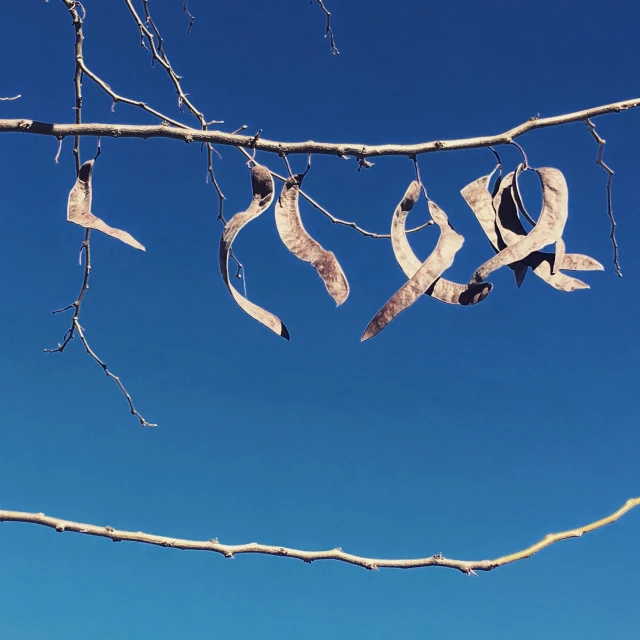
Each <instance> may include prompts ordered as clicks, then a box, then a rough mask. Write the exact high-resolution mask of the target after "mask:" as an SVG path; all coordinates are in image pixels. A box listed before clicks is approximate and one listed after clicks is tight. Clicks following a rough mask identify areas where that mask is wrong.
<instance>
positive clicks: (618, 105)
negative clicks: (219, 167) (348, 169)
mask: <svg viewBox="0 0 640 640" xmlns="http://www.w3.org/2000/svg"><path fill="white" fill-rule="evenodd" d="M639 106H640V98H634V99H632V100H623V101H622V102H613V103H611V104H605V105H601V106H599V107H593V108H591V109H584V110H582V111H574V112H572V113H565V114H563V115H559V116H553V117H550V118H539V117H537V116H534V117H533V118H530V119H529V120H527V121H526V122H523V123H522V124H520V125H518V126H517V127H514V128H513V129H509V130H508V131H505V132H504V133H499V134H497V135H493V136H482V137H477V138H462V139H460V140H435V141H431V142H421V143H417V144H380V145H367V144H361V143H341V142H314V141H313V140H308V141H307V142H278V141H275V140H267V139H264V138H261V137H259V136H246V135H240V134H237V133H226V132H224V131H201V130H200V129H193V128H191V127H175V126H171V125H168V124H166V125H165V124H159V125H133V124H104V123H83V124H50V123H46V122H38V121H37V120H13V119H12V120H5V119H0V133H31V134H36V135H47V136H54V137H56V138H58V139H61V138H65V137H66V136H103V137H111V138H143V139H147V138H172V139H174V140H182V141H184V142H187V143H191V142H209V143H211V144H218V145H226V146H231V147H241V148H245V149H257V150H258V151H266V152H269V153H277V154H279V155H289V154H298V153H304V154H309V153H312V154H320V155H334V156H339V157H346V156H354V157H356V158H373V157H380V156H409V157H413V156H416V155H420V154H422V153H433V152H435V151H453V150H459V149H477V148H481V147H489V146H494V145H501V144H511V143H512V142H513V141H514V140H515V139H516V138H518V137H519V136H521V135H523V134H525V133H527V132H529V131H534V130H535V129H543V128H546V127H556V126H559V125H563V124H568V123H570V122H580V121H586V120H587V118H593V117H595V116H601V115H604V114H607V113H618V112H620V111H625V110H626V109H635V108H636V107H639Z"/></svg>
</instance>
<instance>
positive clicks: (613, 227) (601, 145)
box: [585, 118, 622, 278]
mask: <svg viewBox="0 0 640 640" xmlns="http://www.w3.org/2000/svg"><path fill="white" fill-rule="evenodd" d="M585 124H586V125H587V127H588V129H589V133H590V134H591V135H592V137H593V139H594V140H595V141H596V142H597V143H598V156H597V157H596V164H597V165H600V166H601V167H602V168H603V169H604V170H605V171H606V172H607V186H606V187H605V188H606V191H607V215H608V216H609V220H610V221H611V232H610V234H609V238H611V244H612V245H613V264H614V266H615V268H616V274H617V275H618V277H619V278H622V270H621V269H620V263H619V262H618V242H617V240H616V219H615V218H614V217H613V204H612V201H611V182H612V180H613V170H612V169H611V167H609V166H608V165H606V164H605V163H604V161H603V160H602V154H603V153H604V145H605V144H606V142H607V141H606V140H605V139H604V138H602V137H601V136H600V135H599V134H598V132H597V131H596V126H595V125H594V124H593V122H591V120H590V119H589V118H587V120H586V121H585Z"/></svg>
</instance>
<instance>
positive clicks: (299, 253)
mask: <svg viewBox="0 0 640 640" xmlns="http://www.w3.org/2000/svg"><path fill="white" fill-rule="evenodd" d="M303 179H304V174H297V175H294V176H291V177H290V178H288V179H287V181H286V182H285V183H284V186H283V187H282V192H281V193H280V197H279V198H278V202H277V203H276V210H275V218H276V227H277V229H278V233H279V234H280V238H281V239H282V242H283V243H284V245H285V246H286V247H287V249H289V251H291V253H293V254H294V255H295V256H296V257H297V258H299V259H300V260H302V261H304V262H309V263H310V264H311V266H312V267H313V268H314V269H315V270H316V271H317V272H318V275H319V276H320V277H321V278H322V280H323V282H324V284H325V286H326V288H327V291H328V292H329V295H330V296H331V297H332V298H333V299H334V300H335V301H336V304H337V305H338V306H340V305H341V304H342V303H343V302H344V301H345V300H346V299H347V297H348V296H349V283H348V282H347V278H346V276H345V275H344V272H343V271H342V267H341V266H340V263H339V262H338V260H337V259H336V257H335V255H334V254H333V253H332V252H331V251H327V250H326V249H324V247H322V245H320V243H318V242H316V241H315V240H314V239H313V238H312V237H311V236H310V235H309V233H308V232H307V230H306V229H305V228H304V225H303V224H302V218H301V217H300V208H299V202H298V201H299V198H300V185H301V184H302V180H303Z"/></svg>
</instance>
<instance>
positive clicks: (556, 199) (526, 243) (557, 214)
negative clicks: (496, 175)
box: [469, 167, 569, 284]
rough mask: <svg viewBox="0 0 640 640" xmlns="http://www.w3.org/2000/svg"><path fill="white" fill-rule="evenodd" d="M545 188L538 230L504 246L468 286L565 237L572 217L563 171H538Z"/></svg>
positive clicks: (547, 168) (534, 228) (541, 169)
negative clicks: (564, 234)
mask: <svg viewBox="0 0 640 640" xmlns="http://www.w3.org/2000/svg"><path fill="white" fill-rule="evenodd" d="M535 171H536V173H537V174H538V177H539V178H540V184H541V185H542V210H541V212H540V216H539V217H538V221H537V222H536V225H535V227H533V229H531V231H530V232H529V233H528V234H527V235H526V236H524V237H523V238H521V239H520V240H519V241H518V242H516V243H514V244H512V245H510V246H507V247H505V248H504V249H502V250H501V251H500V252H499V253H497V254H496V255H495V256H493V258H491V259H489V260H487V262H485V263H484V264H483V265H481V266H480V267H479V268H478V269H477V270H476V272H475V273H474V275H473V277H472V278H471V280H470V281H469V284H477V283H478V282H482V281H483V280H484V279H485V278H486V277H487V276H489V274H491V273H493V272H494V271H496V270H497V269H499V268H500V267H504V266H506V265H509V264H512V263H514V262H518V261H520V260H523V259H524V258H526V257H527V256H528V255H529V254H530V253H533V252H534V251H538V250H540V249H542V248H543V247H545V246H546V245H548V244H553V243H555V242H557V241H558V240H559V239H560V238H561V237H562V232H563V231H564V227H565V224H566V222H567V217H568V215H569V190H568V188H567V182H566V180H565V178H564V175H563V174H562V172H561V171H560V170H558V169H554V168H553V167H542V168H540V169H535Z"/></svg>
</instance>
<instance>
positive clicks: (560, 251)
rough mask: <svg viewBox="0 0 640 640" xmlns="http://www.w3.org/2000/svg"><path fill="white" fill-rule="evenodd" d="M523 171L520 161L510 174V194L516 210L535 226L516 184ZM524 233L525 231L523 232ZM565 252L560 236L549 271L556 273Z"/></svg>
mask: <svg viewBox="0 0 640 640" xmlns="http://www.w3.org/2000/svg"><path fill="white" fill-rule="evenodd" d="M523 171H525V168H524V164H522V163H520V164H519V165H518V166H517V167H516V170H515V173H513V174H512V176H513V177H512V185H511V191H512V196H513V199H514V201H515V203H516V206H517V207H518V210H519V211H520V212H521V213H522V215H523V216H524V217H525V218H526V219H527V221H528V222H529V224H531V226H535V224H536V222H535V220H533V218H532V217H531V216H530V215H529V213H528V212H527V209H526V207H525V206H524V202H523V200H522V196H521V194H520V187H519V185H518V178H519V176H520V174H521V173H522V172H523ZM525 234H526V232H525ZM565 253H566V247H565V244H564V240H563V239H562V238H560V239H559V240H558V241H557V242H556V245H555V252H554V253H553V255H554V259H553V264H552V267H551V273H552V274H555V273H557V272H558V271H559V270H560V268H561V266H562V261H563V259H564V255H565Z"/></svg>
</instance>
